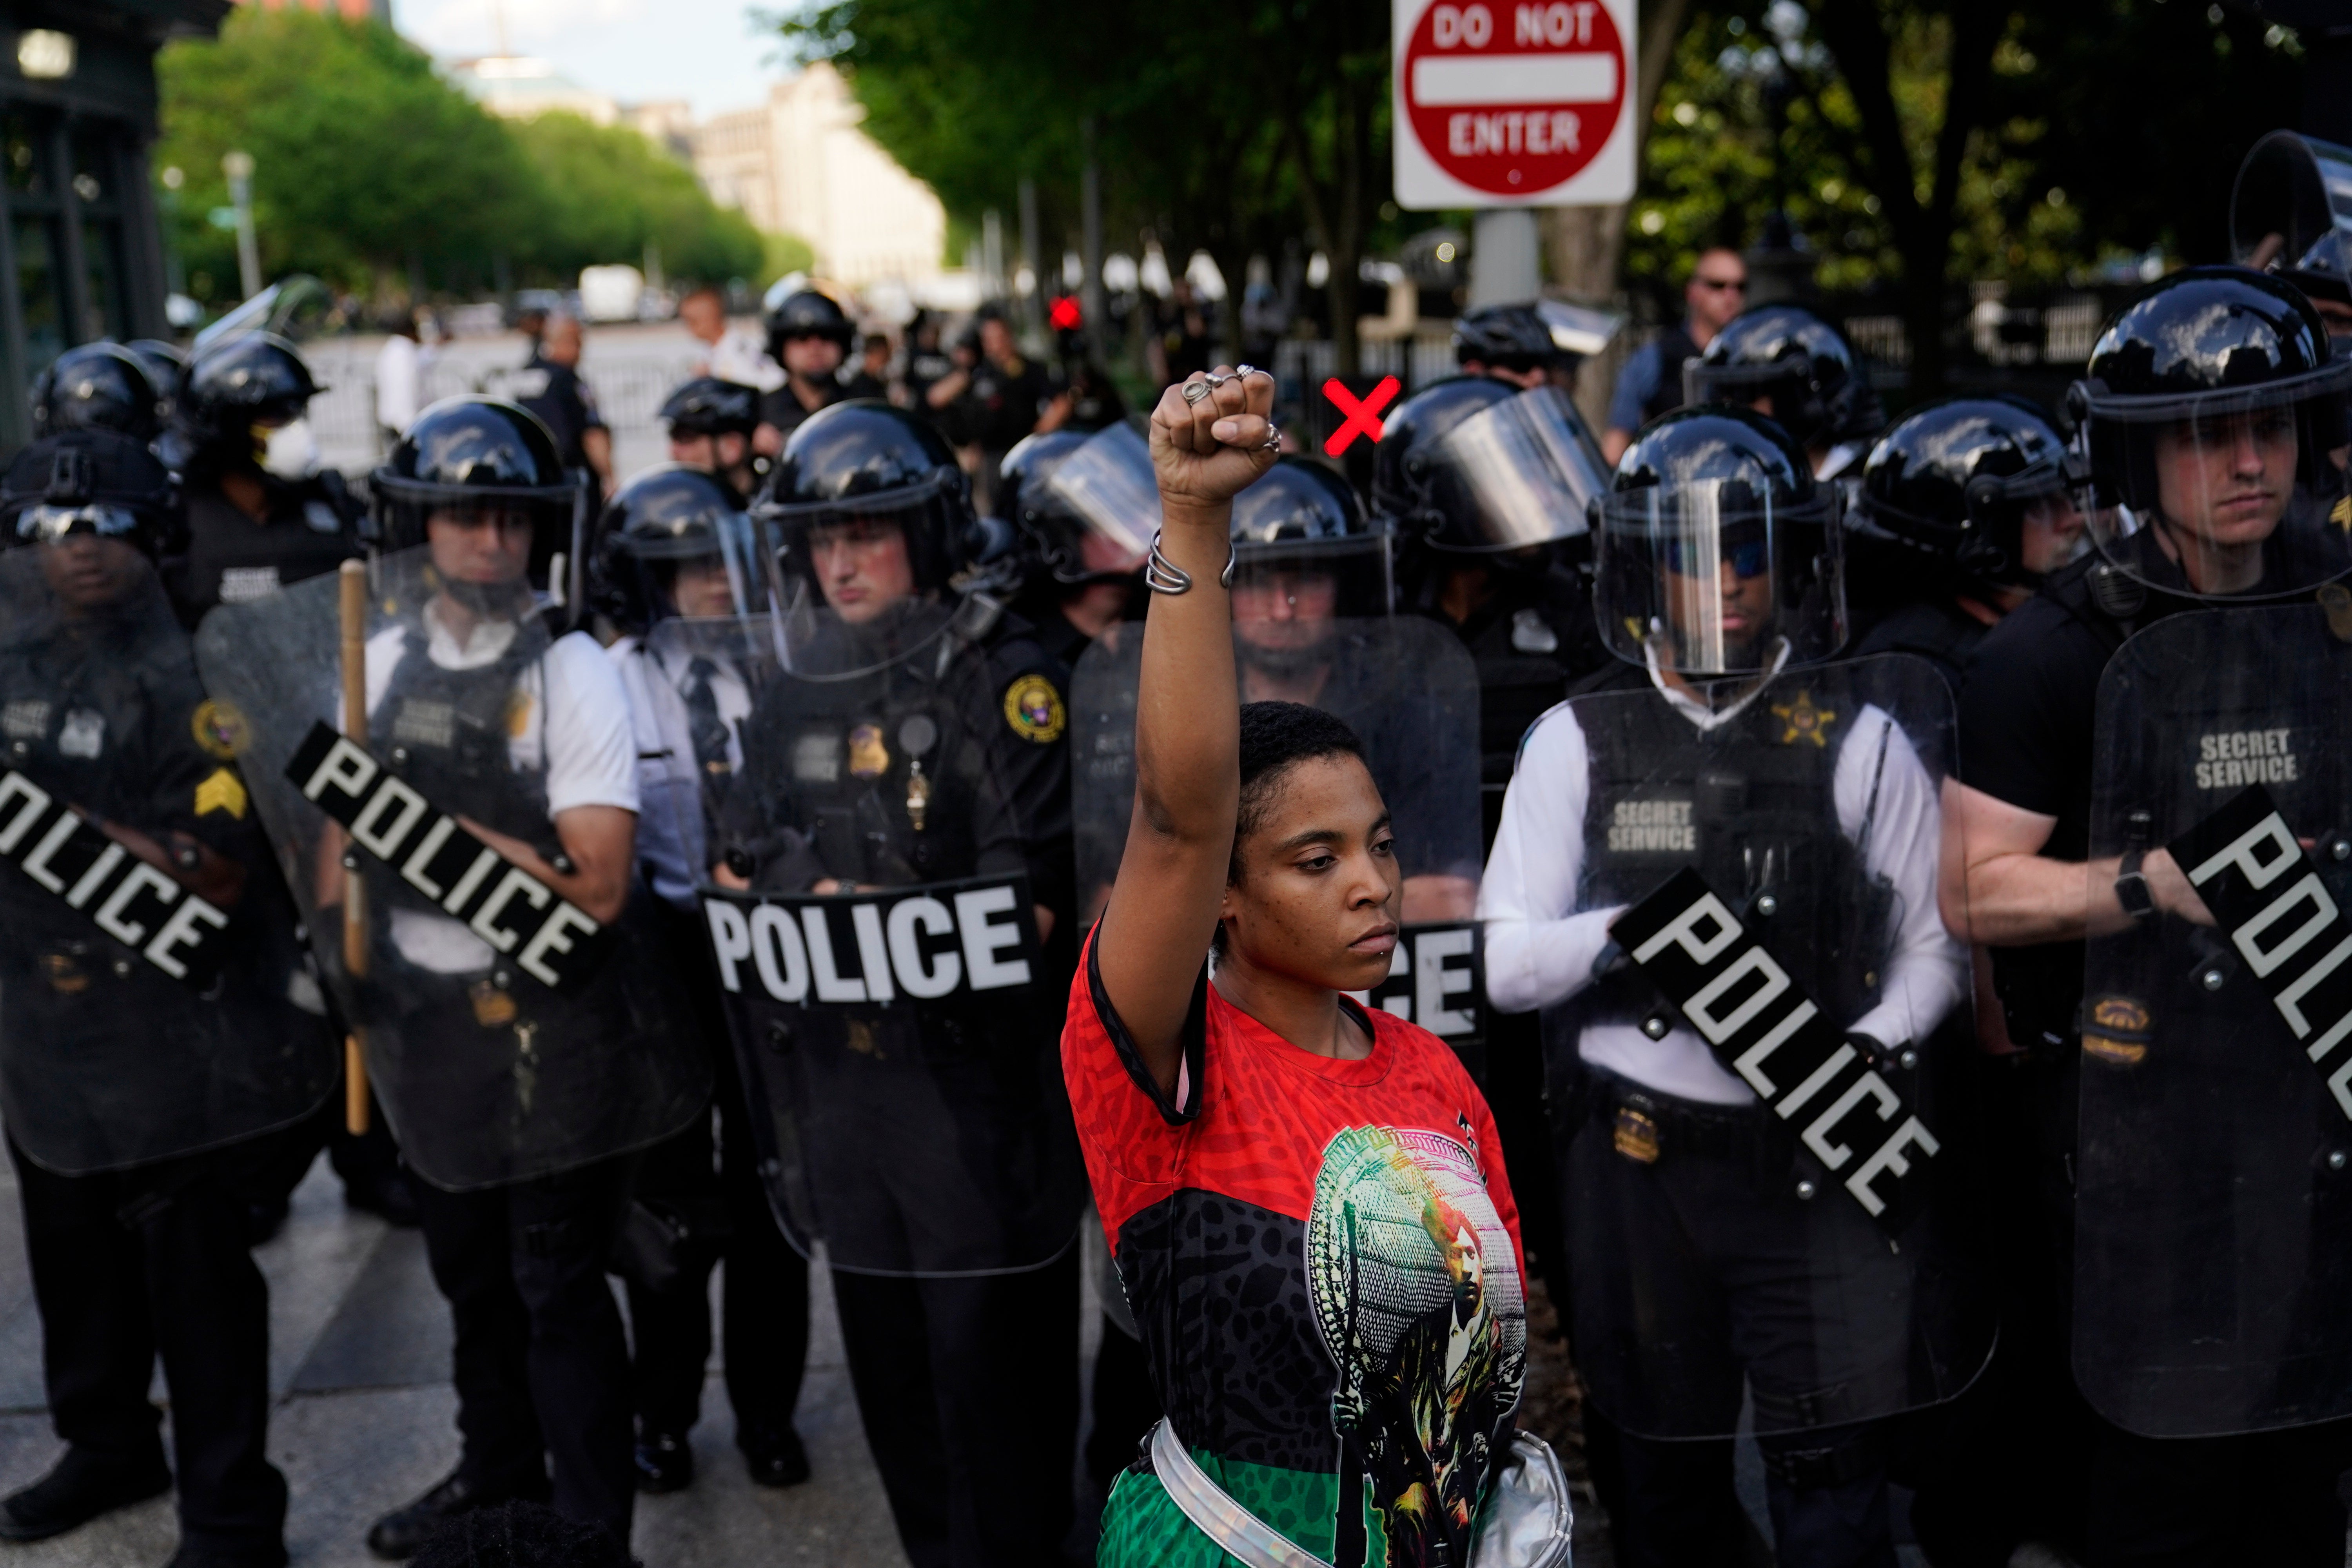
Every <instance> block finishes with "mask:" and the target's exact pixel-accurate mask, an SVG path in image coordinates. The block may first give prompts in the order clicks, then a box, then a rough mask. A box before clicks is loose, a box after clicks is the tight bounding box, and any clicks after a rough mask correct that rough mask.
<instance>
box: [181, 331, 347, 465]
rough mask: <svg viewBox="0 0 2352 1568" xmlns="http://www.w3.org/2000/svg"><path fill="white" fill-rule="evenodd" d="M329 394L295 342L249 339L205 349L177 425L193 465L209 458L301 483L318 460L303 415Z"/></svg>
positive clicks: (192, 370)
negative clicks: (316, 399) (323, 393)
mask: <svg viewBox="0 0 2352 1568" xmlns="http://www.w3.org/2000/svg"><path fill="white" fill-rule="evenodd" d="M323 390H325V389H324V388H322V387H321V386H320V385H319V384H318V383H317V382H316V381H314V380H313V379H311V375H310V366H309V365H308V364H307V363H304V362H303V359H302V355H301V354H300V353H299V352H298V351H297V350H296V349H295V347H294V345H293V344H292V343H289V342H287V341H286V340H285V339H284V338H281V337H278V335H277V334H276V333H274V332H261V331H255V332H246V333H244V334H242V335H240V336H237V337H233V338H228V339H226V340H223V341H221V342H215V343H214V344H212V345H211V346H209V347H207V348H204V349H201V350H199V351H198V352H197V353H196V356H195V358H194V360H192V361H190V362H189V364H188V368H187V370H186V371H185V372H184V374H182V376H181V378H180V390H179V397H178V405H177V407H176V409H175V411H174V420H175V423H177V424H178V425H179V426H182V429H183V433H184V437H185V445H186V447H188V449H189V458H190V461H191V463H192V464H194V463H196V462H200V461H201V460H203V459H205V458H210V459H211V460H212V461H214V462H216V463H222V464H226V465H227V466H229V467H236V468H247V467H251V468H263V469H266V470H267V471H268V472H270V473H273V474H276V475H278V477H279V478H281V479H303V478H307V477H308V476H309V475H310V474H311V473H313V472H315V471H316V470H317V468H318V461H319V449H318V441H317V439H316V438H315V437H313V436H312V435H311V433H310V426H309V424H308V422H307V421H306V420H305V419H304V417H303V415H304V412H305V410H306V409H308V408H309V406H310V399H311V398H313V397H315V396H316V395H318V394H319V393H320V392H321V391H323Z"/></svg>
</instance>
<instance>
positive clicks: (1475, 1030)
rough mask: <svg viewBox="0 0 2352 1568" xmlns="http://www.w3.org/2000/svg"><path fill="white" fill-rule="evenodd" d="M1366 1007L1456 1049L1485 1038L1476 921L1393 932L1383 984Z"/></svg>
mask: <svg viewBox="0 0 2352 1568" xmlns="http://www.w3.org/2000/svg"><path fill="white" fill-rule="evenodd" d="M1367 1000H1368V1001H1369V1003H1370V1005H1372V1006H1375V1007H1378V1008H1381V1010H1383V1011H1385V1012H1390V1013H1393V1014H1395V1015H1396V1016H1398V1017H1400V1018H1402V1019H1404V1020H1406V1021H1407V1022H1408V1023H1414V1024H1419V1025H1420V1026H1422V1027H1423V1028H1424V1029H1427V1030H1428V1031H1429V1032H1430V1033H1431V1034H1433V1035H1435V1036H1436V1037H1438V1038H1439V1039H1441V1040H1444V1042H1445V1043H1446V1044H1447V1045H1449V1046H1453V1047H1455V1048H1457V1049H1459V1048H1461V1047H1466V1046H1475V1045H1478V1044H1480V1043H1482V1042H1483V1041H1484V1040H1485V1039H1486V942H1485V941H1484V939H1483V938H1482V937H1481V936H1480V927H1479V925H1478V922H1477V921H1446V922H1444V924H1439V925H1411V926H1407V927H1405V928H1404V930H1403V931H1400V932H1399V933H1397V944H1396V947H1395V950H1394V951H1393V952H1391V953H1390V954H1389V977H1388V980H1387V983H1386V984H1381V985H1379V986H1376V987H1374V988H1373V990H1372V991H1371V993H1370V995H1369V997H1368V998H1367Z"/></svg>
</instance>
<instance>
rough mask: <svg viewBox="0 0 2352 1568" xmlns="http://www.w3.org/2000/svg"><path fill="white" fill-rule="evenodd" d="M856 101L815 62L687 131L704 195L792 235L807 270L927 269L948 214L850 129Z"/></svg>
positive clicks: (891, 275)
mask: <svg viewBox="0 0 2352 1568" xmlns="http://www.w3.org/2000/svg"><path fill="white" fill-rule="evenodd" d="M865 116H866V110H865V108H864V106H862V105H861V104H859V103H858V101H857V100H856V99H855V98H853V97H852V96H850V91H849V84H848V83H846V82H845V81H844V80H842V79H841V73H840V72H838V71H836V70H835V69H834V68H833V67H831V66H829V65H826V64H824V63H822V62H820V63H818V64H816V65H813V66H810V67H808V68H806V69H804V70H803V71H801V72H799V73H798V74H797V75H795V76H793V78H792V79H789V80H787V81H782V82H778V83H777V84H776V85H775V86H774V87H773V88H772V89H769V93H768V101H767V102H766V103H765V104H763V105H761V107H760V108H757V109H747V110H741V111H740V112H738V113H734V114H722V115H719V116H717V117H716V118H714V119H711V120H709V121H705V122H704V123H703V124H701V125H700V126H698V127H697V128H696V130H695V132H694V172H695V174H696V175H697V176H698V177H699V178H700V179H701V181H702V185H703V188H704V189H705V190H707V191H709V193H710V195H711V199H712V200H714V201H716V202H719V203H720V204H721V205H726V206H732V207H739V208H740V209H741V210H742V213H743V216H746V217H748V218H750V219H751V225H752V226H753V227H755V228H760V229H765V230H767V231H768V232H770V233H772V234H790V235H795V236H797V237H800V238H802V239H803V240H806V241H807V242H808V244H809V247H810V248H811V249H813V250H814V251H815V253H816V270H817V271H818V272H819V273H821V274H823V275H824V276H825V277H827V278H834V279H839V280H841V281H842V282H844V283H848V284H851V285H854V286H855V285H863V284H866V283H873V282H878V281H881V280H883V279H903V280H907V281H910V282H911V281H915V280H919V279H928V278H932V277H936V276H937V275H938V274H939V272H940V265H941V263H940V253H941V252H942V251H943V250H944V249H945V248H946V247H947V231H948V220H947V212H946V210H945V209H944V208H942V207H941V206H940V199H939V197H938V196H936V195H933V194H932V193H931V188H930V187H929V185H926V184H923V183H922V182H921V181H920V180H918V179H916V178H915V177H914V176H913V175H912V174H908V173H907V171H906V170H904V169H902V168H900V167H899V166H898V163H897V161H896V160H894V159H893V158H892V157H891V156H890V154H889V153H885V152H884V151H883V150H882V149H881V148H880V147H879V146H878V145H877V144H876V142H875V141H874V139H873V138H872V137H870V136H868V135H866V132H863V131H861V130H859V129H858V121H861V120H863V119H864V118H865Z"/></svg>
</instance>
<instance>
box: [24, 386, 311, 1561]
mask: <svg viewBox="0 0 2352 1568" xmlns="http://www.w3.org/2000/svg"><path fill="white" fill-rule="evenodd" d="M170 489H171V485H170V478H169V476H168V475H167V474H166V473H165V472H164V470H163V466H162V465H161V464H160V463H158V462H157V461H156V460H155V459H154V458H152V457H151V456H150V455H149V454H148V452H147V449H146V447H144V446H143V445H142V444H141V443H140V442H138V441H136V440H133V439H131V438H130V437H122V436H119V435H116V434H115V433H113V432H110V431H102V430H68V431H66V432H63V433H61V434H58V435H56V436H52V437H48V438H47V439H45V440H43V441H40V442H37V443H36V444H35V445H34V446H33V447H30V448H29V449H27V450H26V451H25V452H23V453H21V454H19V456H18V457H17V458H16V462H15V463H14V464H13V465H12V466H11V467H10V468H9V470H8V475H7V479H6V482H5V490H0V517H5V537H6V540H7V542H8V543H9V544H11V545H13V546H16V548H13V549H10V550H8V551H7V552H5V554H0V732H5V752H0V803H5V804H0V813H4V814H5V815H0V824H4V825H0V844H5V848H0V855H5V858H7V859H8V860H9V862H10V864H9V865H8V866H6V867H5V868H0V1112H5V1120H6V1123H7V1133H8V1147H9V1152H10V1155H11V1156H12V1157H13V1158H14V1160H15V1162H16V1172H17V1180H18V1184H19V1186H20V1188H21V1191H22V1196H23V1201H24V1207H25V1241H26V1252H27V1254H28V1256H29V1258H30V1261H31V1264H32V1273H33V1292H34V1300H35V1302H36V1304H37V1306H38V1308H39V1310H40V1315H41V1326H42V1334H43V1340H44V1344H43V1366H44V1369H45V1372H46V1373H47V1391H48V1400H49V1408H50V1411H51V1415H52V1417H53V1419H54V1421H55V1424H56V1426H57V1430H58V1436H60V1437H62V1438H64V1439H65V1441H66V1444H67V1449H66V1453H65V1456H64V1458H61V1459H60V1460H59V1461H58V1464H57V1466H56V1467H55V1468H53V1469H51V1471H50V1472H49V1474H48V1475H47V1476H46V1477H44V1478H43V1479H41V1480H39V1481H37V1482H36V1483H35V1484H33V1485H32V1486H30V1487H27V1488H26V1489H22V1490H20V1491H17V1492H16V1493H15V1494H14V1495H12V1496H10V1497H9V1498H7V1499H6V1500H5V1501H0V1539H6V1540H10V1541H37V1540H41V1539H44V1538H46V1537H48V1536H51V1535H56V1534H58V1533H60V1532H61V1531H67V1530H70V1529H73V1528H74V1527H75V1526H77V1525H79V1524H81V1523H83V1522H84V1521H88V1520H89V1519H92V1518H95V1517H97V1516H98V1515H100V1514H101V1513H104V1512H107V1511H109V1510H112V1509H116V1508H120V1507H121V1506H123V1505H125V1504H127V1503H131V1502H134V1501H137V1500H141V1499H142V1498H146V1497H151V1496H153V1495H154V1494H156V1493H158V1492H161V1491H163V1490H165V1489H168V1488H170V1487H171V1486H172V1484H173V1478H174V1472H176V1476H177V1480H178V1485H179V1512H180V1524H181V1542H180V1548H179V1551H178V1552H177V1554H176V1555H174V1557H173V1563H175V1564H180V1565H182V1568H195V1565H197V1564H205V1565H212V1564H224V1565H235V1568H278V1564H281V1563H284V1562H285V1561H286V1551H285V1546H284V1542H283V1539H282V1534H283V1531H282V1526H283V1524H284V1521H285V1515H286V1482H285V1479H284V1478H283V1477H281V1476H280V1475H279V1474H278V1470H277V1469H276V1468H274V1467H273V1466H272V1465H271V1464H270V1463H269V1461H268V1458H266V1457H265V1453H264V1444H265V1438H266V1436H267V1428H268V1411H269V1353H268V1338H269V1335H268V1291H267V1289H266V1288H265V1286H264V1285H263V1282H262V1279H261V1274H260V1271H259V1270H258V1269H257V1268H255V1267H254V1265H253V1260H252V1258H251V1256H250V1255H249V1253H248V1252H247V1246H248V1238H247V1234H246V1201H247V1200H246V1193H247V1187H248V1185H249V1184H250V1183H251V1181H252V1180H253V1176H254V1171H255V1168H256V1167H257V1165H258V1163H260V1161H261V1159H262V1157H263V1155H264V1153H266V1151H267V1148H268V1140H266V1139H264V1138H263V1137H262V1135H263V1134H265V1133H268V1132H270V1131H274V1130H278V1129H281V1128H285V1127H289V1126H292V1125H294V1124H295V1123H297V1122H299V1121H301V1120H303V1119H304V1118H306V1117H307V1116H309V1115H310V1113H311V1112H312V1111H313V1110H315V1109H317V1108H318V1107H319V1106H320V1104H321V1103H322V1102H323V1101H324V1100H325V1099H326V1098H327V1096H328V1094H329V1093H330V1091H331V1089H333V1087H334V1083H335V1077H336V1065H335V1055H334V1051H333V1047H332V1043H331V1038H330V1037H329V1035H328V1033H327V1030H326V1026H325V1019H324V1017H323V1009H322V1007H321V1006H320V999H319V990H318V983H317V978H316V976H315V974H314V973H312V972H311V971H310V968H309V967H308V964H307V962H306V961H305V958H304V955H303V954H302V952H301V950H300V947H299V942H298V941H297V939H296V936H295V924H294V918H293V910H292V908H291V906H290V904H289V900H287V897H286V894H285V891H284V884H283V882H282V881H281V880H280V879H279V878H278V874H277V872H276V870H275V868H272V866H271V865H270V863H269V847H268V844H267V843H266V842H265V841H264V840H263V838H262V837H261V833H260V830H259V824H258V823H257V821H256V819H255V816H254V814H253V811H252V809H251V802H250V797H249V795H248V793H247V782H246V778H245V775H243V774H242V773H240V772H239V769H238V767H237V765H236V762H234V761H233V760H232V759H233V757H234V755H235V754H236V752H238V751H239V749H240V747H241V743H242V735H241V731H240V725H239V723H238V721H237V719H236V716H235V714H234V713H233V712H232V711H231V710H228V709H226V708H225V707H224V706H223V705H221V704H219V703H216V702H213V701H208V700H206V699H205V693H204V689H203V688H202V687H201V686H200V685H199V684H198V681H197V678H196V668H195V664H194V660H193V659H192V658H190V655H189V648H188V640H187V637H186V634H185V633H184V632H183V631H182V630H181V629H180V627H179V625H178V623H177V622H176V621H175V620H174V619H173V614H172V609H171V606H170V605H169V604H168V602H167V601H166V599H165V597H164V595H163V589H162V586H161V585H160V584H159V583H158V581H157V577H156V573H155V569H154V564H153V557H154V552H155V549H156V544H157V542H158V540H159V539H160V538H161V537H162V535H163V532H164V531H165V529H166V526H167V524H168V523H169V521H170V518H169V507H170ZM159 1353H160V1354H161V1356H162V1358H163V1373H164V1378H165V1382H166V1384H167V1385H168V1387H169V1389H170V1392H171V1397H172V1416H173V1419H172V1433H173V1449H174V1455H175V1461H176V1462H175V1464H174V1465H173V1467H172V1468H166V1467H165V1465H164V1460H163V1447H162V1445H161V1443H160V1442H159V1441H158V1433H157V1427H158V1425H159V1423H160V1421H161V1413H160V1412H159V1411H158V1410H157V1409H156V1408H155V1406H154V1405H153V1404H152V1402H151V1401H150V1399H149V1398H148V1387H149V1382H150V1379H151V1378H152V1376H153V1373H154V1364H155V1359H156V1357H157V1355H158V1354H159Z"/></svg>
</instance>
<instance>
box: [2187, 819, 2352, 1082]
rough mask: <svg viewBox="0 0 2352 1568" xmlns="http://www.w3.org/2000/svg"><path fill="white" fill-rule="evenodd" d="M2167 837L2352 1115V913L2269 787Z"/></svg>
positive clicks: (2232, 941) (2258, 981) (2291, 1029)
mask: <svg viewBox="0 0 2352 1568" xmlns="http://www.w3.org/2000/svg"><path fill="white" fill-rule="evenodd" d="M2166 847H2167V848H2168V849H2169V850H2170V851H2171V852H2172V858H2173V859H2174V860H2176V861H2178V862H2179V866H2180V868H2181V870H2182V871H2184V872H2186V873H2187V874H2188V877H2189V885H2190V886H2191V887H2194V888H2195V889H2197V894H2198V896H2199V897H2200V898H2201V899H2203V900H2205V907H2206V908H2207V909H2209V910H2212V911H2213V918H2214V920H2215V921H2218V922H2220V925H2221V930H2222V931H2225V932H2227V933H2228V935H2229V938H2230V945H2231V947H2233V948H2235V949H2236V950H2237V952H2238V956H2239V957H2240V958H2242V959H2243V960H2244V961H2245V964H2246V968H2247V970H2248V971H2249V972H2250V973H2252V975H2253V977H2254V984H2257V985H2260V986H2261V987H2262V988H2263V991H2264V992H2265V993H2267V994H2269V996H2270V999H2271V1005H2273V1006H2274V1007H2276V1008H2277V1009H2278V1014H2279V1016H2280V1017H2281V1018H2284V1020H2286V1026H2287V1029H2288V1031H2289V1032H2290V1033H2292V1034H2293V1035H2294V1037H2295V1039H2296V1040H2297V1041H2298V1042H2300V1043H2301V1044H2302V1046H2303V1047H2304V1049H2305V1053H2306V1054H2307V1055H2308V1056H2309V1057H2310V1058H2311V1062H2312V1065H2313V1066H2314V1067H2315V1068H2317V1069H2318V1070H2319V1072H2320V1074H2321V1076H2322V1078H2323V1079H2325V1080H2326V1084H2327V1092H2328V1093H2329V1094H2331V1095H2333V1096H2334V1097H2335V1099H2336V1106H2337V1108H2338V1109H2340V1110H2342V1111H2343V1112H2344V1114H2345V1116H2346V1117H2347V1118H2352V1051H2345V1052H2342V1053H2341V1056H2342V1059H2341V1060H2340V1061H2335V1060H2331V1059H2330V1058H2334V1057H2336V1056H2337V1055H2338V1047H2341V1046H2342V1045H2343V1044H2344V1042H2345V1041H2346V1040H2347V1039H2352V920H2347V919H2346V918H2345V913H2344V911H2343V910H2341V909H2340V908H2338V907H2337V905H2336V900H2335V898H2334V897H2333V896H2332V895H2331V894H2330V893H2329V892H2328V890H2327V887H2326V883H2324V882H2322V881H2321V880H2320V877H2319V867H2318V864H2317V862H2315V861H2314V860H2313V859H2312V858H2311V857H2310V856H2309V855H2308V854H2306V853H2305V851H2304V847H2303V846H2302V845H2301V844H2299V843H2297V842H2295V837H2294V829H2292V828H2290V827H2289V826H2287V824H2286V818H2285V817H2284V816H2280V815H2279V810H2278V806H2277V805H2276V803H2275V802H2273V800H2272V798H2271V792H2270V791H2268V790H2267V789H2264V788H2263V786H2262V785H2261V784H2253V785H2250V786H2249V787H2247V788H2246V789H2244V790H2242V791H2240V792H2239V793H2238V794H2237V795H2233V796H2231V799H2230V802H2229V804H2228V805H2224V806H2222V807H2221V810H2219V811H2217V812H2215V813H2214V814H2213V815H2212V816H2209V817H2207V818H2206V819H2205V820H2204V821H2202V822H2200V823H2199V824H2198V825H2197V826H2194V827H2192V828H2190V829H2189V831H2188V832H2186V833H2184V834H2182V835H2181V836H2180V837H2178V838H2176V839H2174V840H2173V841H2172V842H2171V843H2170V844H2168V845H2167V846H2166Z"/></svg>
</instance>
